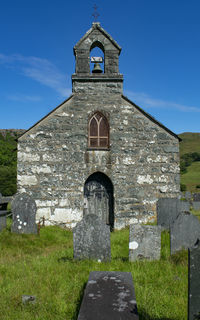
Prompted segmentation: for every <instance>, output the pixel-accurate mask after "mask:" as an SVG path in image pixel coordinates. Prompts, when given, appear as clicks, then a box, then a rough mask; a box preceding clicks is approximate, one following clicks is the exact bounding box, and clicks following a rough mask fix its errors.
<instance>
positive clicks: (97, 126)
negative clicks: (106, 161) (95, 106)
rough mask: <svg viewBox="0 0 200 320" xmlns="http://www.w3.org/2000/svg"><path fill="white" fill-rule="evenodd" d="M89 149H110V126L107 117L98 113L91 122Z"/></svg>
mask: <svg viewBox="0 0 200 320" xmlns="http://www.w3.org/2000/svg"><path fill="white" fill-rule="evenodd" d="M88 145H89V148H99V149H101V148H102V149H105V148H106V149H107V148H109V124H108V120H107V119H106V117H105V116H104V115H103V114H101V113H100V112H96V113H95V114H94V115H93V116H92V117H91V119H90V121H89V141H88Z"/></svg>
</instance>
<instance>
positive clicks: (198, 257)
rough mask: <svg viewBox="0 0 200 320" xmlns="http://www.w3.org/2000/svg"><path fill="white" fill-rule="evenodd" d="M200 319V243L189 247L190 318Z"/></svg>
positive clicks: (191, 319) (190, 319)
mask: <svg viewBox="0 0 200 320" xmlns="http://www.w3.org/2000/svg"><path fill="white" fill-rule="evenodd" d="M197 319H200V243H199V241H198V243H197V245H196V246H194V247H193V248H191V249H189V257H188V320H197Z"/></svg>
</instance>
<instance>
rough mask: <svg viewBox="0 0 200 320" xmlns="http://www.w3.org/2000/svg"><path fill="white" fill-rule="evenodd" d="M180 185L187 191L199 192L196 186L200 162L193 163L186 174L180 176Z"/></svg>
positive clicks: (198, 179)
mask: <svg viewBox="0 0 200 320" xmlns="http://www.w3.org/2000/svg"><path fill="white" fill-rule="evenodd" d="M181 183H183V184H185V185H186V186H187V190H189V191H191V192H199V189H197V188H196V186H197V185H198V184H200V161H197V162H193V163H192V164H191V166H189V167H188V168H187V173H184V174H182V175H181Z"/></svg>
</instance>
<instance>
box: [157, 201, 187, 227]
mask: <svg viewBox="0 0 200 320" xmlns="http://www.w3.org/2000/svg"><path fill="white" fill-rule="evenodd" d="M189 210H190V203H189V202H187V201H181V200H180V199H176V198H162V199H159V200H158V202H157V224H158V225H160V226H162V227H163V228H165V229H168V230H170V228H171V226H172V225H173V223H174V221H175V220H176V218H177V217H178V215H179V214H180V213H181V212H189Z"/></svg>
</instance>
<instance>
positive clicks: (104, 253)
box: [73, 214, 111, 261]
mask: <svg viewBox="0 0 200 320" xmlns="http://www.w3.org/2000/svg"><path fill="white" fill-rule="evenodd" d="M73 243H74V259H80V260H81V259H96V260H100V261H106V260H110V259H111V248H110V227H109V226H107V225H106V224H105V223H104V222H103V221H102V220H101V218H99V217H98V216H97V215H94V214H88V215H85V216H84V217H83V219H82V220H81V221H80V222H78V223H77V225H76V227H75V228H74V229H73Z"/></svg>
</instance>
